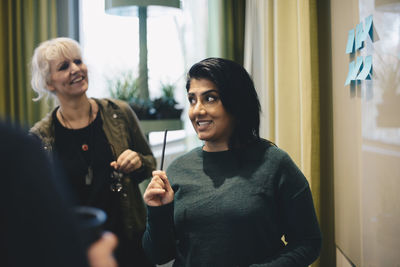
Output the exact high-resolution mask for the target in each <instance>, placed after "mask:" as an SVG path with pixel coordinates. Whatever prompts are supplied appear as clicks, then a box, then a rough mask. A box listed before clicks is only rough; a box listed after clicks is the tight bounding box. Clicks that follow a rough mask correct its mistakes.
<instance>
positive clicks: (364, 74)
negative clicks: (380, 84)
mask: <svg viewBox="0 0 400 267" xmlns="http://www.w3.org/2000/svg"><path fill="white" fill-rule="evenodd" d="M371 75H372V55H369V56H366V57H365V62H364V68H363V69H362V70H361V72H360V74H358V76H357V80H371Z"/></svg>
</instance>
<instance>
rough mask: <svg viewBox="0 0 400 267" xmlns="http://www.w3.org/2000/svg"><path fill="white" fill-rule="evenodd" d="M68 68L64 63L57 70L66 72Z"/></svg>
mask: <svg viewBox="0 0 400 267" xmlns="http://www.w3.org/2000/svg"><path fill="white" fill-rule="evenodd" d="M68 67H69V64H68V62H64V63H63V64H62V65H61V66H60V68H59V69H58V70H66V69H68Z"/></svg>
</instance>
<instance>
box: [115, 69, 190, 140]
mask: <svg viewBox="0 0 400 267" xmlns="http://www.w3.org/2000/svg"><path fill="white" fill-rule="evenodd" d="M108 85H109V92H110V95H111V97H113V98H116V99H120V100H124V101H126V102H128V103H129V105H130V106H131V108H132V109H133V110H134V111H135V113H136V115H137V116H138V118H139V120H140V123H141V127H142V129H143V131H144V132H145V134H148V133H149V132H152V131H163V130H165V129H168V130H179V129H182V128H183V127H182V121H181V119H180V117H181V114H182V111H183V109H182V108H180V107H179V106H178V103H177V102H176V101H175V98H174V91H175V85H174V84H172V83H161V91H162V95H161V97H158V98H155V99H153V100H151V99H143V98H139V97H138V95H139V83H138V78H136V77H135V76H134V75H133V73H132V72H125V73H122V74H121V76H120V77H118V78H117V79H112V80H111V79H110V80H108Z"/></svg>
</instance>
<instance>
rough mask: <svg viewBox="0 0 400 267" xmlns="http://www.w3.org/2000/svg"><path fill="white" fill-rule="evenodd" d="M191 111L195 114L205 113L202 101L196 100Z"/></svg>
mask: <svg viewBox="0 0 400 267" xmlns="http://www.w3.org/2000/svg"><path fill="white" fill-rule="evenodd" d="M193 111H194V113H196V114H204V113H206V110H205V108H204V105H203V103H202V102H201V101H198V102H197V103H196V105H195V106H194V110H193Z"/></svg>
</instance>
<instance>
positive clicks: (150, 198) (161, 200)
mask: <svg viewBox="0 0 400 267" xmlns="http://www.w3.org/2000/svg"><path fill="white" fill-rule="evenodd" d="M143 199H144V202H146V204H147V205H148V206H153V207H156V206H162V205H165V204H168V203H171V202H172V201H173V200H174V191H173V190H172V188H171V185H170V183H169V181H168V178H167V175H166V174H165V172H164V171H153V178H152V179H151V181H150V183H149V185H148V186H147V189H146V191H145V192H144V195H143Z"/></svg>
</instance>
